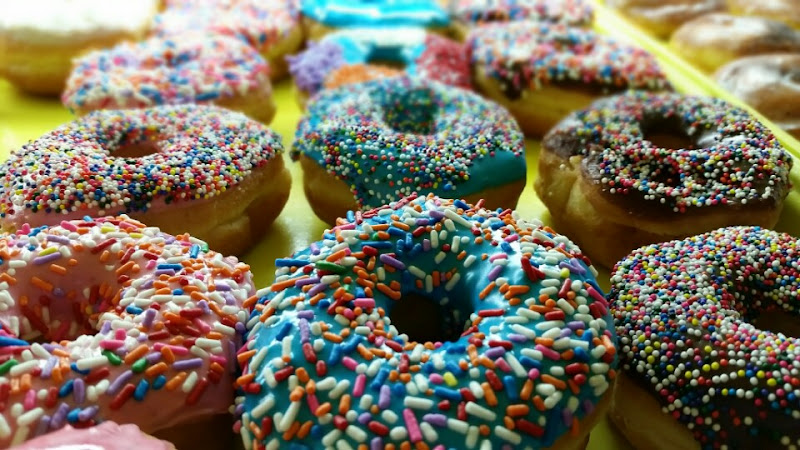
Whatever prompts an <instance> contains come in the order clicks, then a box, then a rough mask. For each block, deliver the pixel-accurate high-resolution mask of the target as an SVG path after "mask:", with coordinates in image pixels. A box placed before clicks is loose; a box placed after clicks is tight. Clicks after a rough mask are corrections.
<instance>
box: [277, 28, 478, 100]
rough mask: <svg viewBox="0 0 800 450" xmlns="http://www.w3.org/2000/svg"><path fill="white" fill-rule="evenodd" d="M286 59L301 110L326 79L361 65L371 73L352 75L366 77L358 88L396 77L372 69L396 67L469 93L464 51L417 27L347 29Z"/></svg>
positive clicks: (469, 85)
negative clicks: (382, 76) (370, 82)
mask: <svg viewBox="0 0 800 450" xmlns="http://www.w3.org/2000/svg"><path fill="white" fill-rule="evenodd" d="M287 59H288V61H289V70H290V72H291V74H292V77H293V78H294V80H295V86H296V88H297V92H298V95H299V102H300V104H301V105H305V104H306V102H307V100H308V97H310V96H312V95H314V94H316V93H317V92H319V91H320V90H321V89H322V88H323V87H325V86H326V85H327V84H328V83H327V82H326V80H327V79H328V77H329V76H335V75H334V73H335V72H337V71H339V69H343V70H344V71H345V73H348V72H352V70H348V66H362V67H363V66H364V65H365V64H370V66H372V67H370V68H369V72H368V73H364V72H365V71H364V70H359V69H358V68H356V69H355V71H356V73H358V72H359V71H360V72H361V73H362V74H364V75H366V77H364V78H357V79H356V80H357V81H358V82H363V81H368V80H370V79H375V78H376V77H378V76H379V75H381V74H384V73H385V74H387V75H390V76H396V75H397V74H398V72H397V71H395V70H380V69H377V68H375V66H376V65H381V64H389V65H392V66H397V65H399V66H401V67H403V68H404V70H405V72H406V73H408V74H411V75H417V76H419V77H420V78H424V79H427V80H432V81H439V82H442V83H445V84H450V85H453V86H459V87H462V88H465V89H469V88H470V87H471V83H470V73H469V72H470V69H469V62H468V60H467V52H466V47H465V46H464V45H463V44H461V43H459V42H456V41H453V40H450V39H447V38H445V37H442V36H439V35H437V34H434V33H429V32H427V31H426V30H425V29H424V28H418V27H417V28H415V27H397V28H349V29H346V30H343V31H338V32H335V33H331V34H328V35H326V36H325V37H324V38H322V39H321V40H320V41H319V42H317V43H314V42H309V48H308V49H307V50H305V51H304V52H302V53H300V54H298V55H295V56H290V57H288V58H287ZM390 68H391V66H390V67H388V68H387V69H390ZM372 75H374V76H373V77H372V78H369V76H372ZM345 78H351V77H350V76H348V77H345ZM340 79H341V78H340ZM333 84H334V85H336V83H333Z"/></svg>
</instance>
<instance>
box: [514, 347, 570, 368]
mask: <svg viewBox="0 0 800 450" xmlns="http://www.w3.org/2000/svg"><path fill="white" fill-rule="evenodd" d="M575 353H578V352H577V351H575ZM576 356H577V355H576ZM519 362H520V364H522V365H523V366H525V368H527V369H541V368H542V363H541V362H540V361H537V360H535V359H533V358H531V357H530V356H524V355H523V356H520V357H519Z"/></svg>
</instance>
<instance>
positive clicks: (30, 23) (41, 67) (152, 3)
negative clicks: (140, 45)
mask: <svg viewBox="0 0 800 450" xmlns="http://www.w3.org/2000/svg"><path fill="white" fill-rule="evenodd" d="M159 5H160V3H159V1H158V0H140V1H136V2H126V3H125V4H124V6H123V5H121V4H117V3H114V2H108V1H106V0H31V1H21V2H15V1H8V2H3V12H2V14H0V77H4V78H6V79H8V80H9V81H10V82H12V83H13V84H15V85H16V86H17V87H19V88H20V89H23V90H25V91H29V92H33V93H37V94H48V95H58V94H60V93H61V91H62V90H63V89H64V82H65V81H66V79H67V76H68V75H69V71H70V69H71V67H72V59H73V58H75V57H76V56H78V55H80V54H81V53H83V52H85V51H87V50H90V49H93V48H103V47H110V46H112V45H114V44H116V43H117V42H119V41H122V40H126V39H131V40H138V39H141V38H142V37H143V36H144V35H145V33H146V32H147V29H148V28H149V26H150V22H151V21H152V20H153V16H154V15H155V14H156V13H157V12H158V9H159Z"/></svg>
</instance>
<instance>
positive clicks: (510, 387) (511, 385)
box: [503, 375, 519, 402]
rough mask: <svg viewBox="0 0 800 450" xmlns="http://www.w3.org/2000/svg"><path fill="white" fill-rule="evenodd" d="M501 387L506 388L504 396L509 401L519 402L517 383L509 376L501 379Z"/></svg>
mask: <svg viewBox="0 0 800 450" xmlns="http://www.w3.org/2000/svg"><path fill="white" fill-rule="evenodd" d="M503 386H505V388H506V395H508V398H509V400H511V401H514V402H515V401H517V400H519V392H518V391H517V382H516V380H515V379H514V377H512V376H511V375H506V376H504V377H503Z"/></svg>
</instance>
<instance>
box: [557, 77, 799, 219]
mask: <svg viewBox="0 0 800 450" xmlns="http://www.w3.org/2000/svg"><path fill="white" fill-rule="evenodd" d="M648 127H650V128H653V129H655V130H656V131H658V130H664V131H666V132H671V131H672V129H673V128H678V129H679V130H683V131H682V132H683V133H685V134H686V135H687V136H688V137H689V138H690V139H691V140H693V141H694V142H695V143H696V147H697V148H682V149H671V148H660V147H658V146H657V145H656V144H653V143H652V142H650V141H648V140H647V139H645V133H646V131H647V130H648ZM675 133H676V134H680V133H681V131H675ZM542 147H543V148H547V149H552V151H555V152H557V153H560V154H561V155H562V156H563V157H565V158H568V157H569V156H570V155H582V156H584V157H586V158H585V159H584V161H585V162H586V163H585V165H584V169H583V171H582V172H583V174H584V176H588V177H589V178H590V179H591V180H593V182H596V183H597V184H598V185H599V186H600V187H601V189H602V190H603V192H604V193H605V194H609V195H613V196H616V197H617V199H620V198H621V197H624V198H625V201H626V202H628V203H626V204H627V205H629V207H628V208H627V209H628V210H629V211H631V214H640V215H646V214H652V213H653V208H658V209H659V210H660V211H663V210H664V208H665V207H666V208H668V209H669V210H671V211H673V212H676V213H685V212H687V211H688V210H690V209H696V208H703V207H713V206H717V205H734V204H741V205H745V204H747V205H749V206H753V205H756V204H758V203H762V204H767V205H769V206H770V207H774V206H775V205H776V204H779V203H780V202H782V201H783V199H784V198H785V197H786V195H787V194H788V191H789V186H790V185H789V171H790V170H791V168H792V158H791V157H790V156H789V154H788V153H786V151H785V150H784V149H783V147H782V146H781V145H780V143H779V142H778V141H777V140H776V139H775V137H774V136H773V135H772V133H771V132H770V131H769V130H767V129H766V128H765V127H764V125H762V124H761V123H760V122H758V121H757V120H756V119H755V118H753V117H752V116H751V115H750V114H749V113H747V112H746V111H744V110H743V109H740V108H736V107H734V106H732V105H730V104H728V103H726V102H725V101H723V100H720V99H715V98H709V97H695V96H686V95H681V94H671V93H665V94H654V93H647V92H630V93H627V94H623V95H619V96H615V97H609V98H607V99H601V100H599V101H597V102H595V103H594V104H593V105H592V106H591V107H589V108H587V109H585V110H582V111H577V112H575V113H573V114H572V115H571V116H569V117H567V118H565V119H564V120H563V121H562V122H561V123H560V124H559V125H557V126H556V127H555V128H554V129H553V130H551V131H550V132H549V133H548V135H547V136H545V138H544V139H543V141H542ZM630 202H636V203H635V204H633V203H630Z"/></svg>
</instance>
